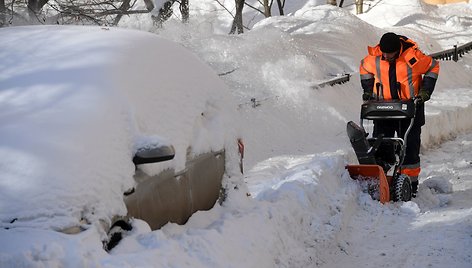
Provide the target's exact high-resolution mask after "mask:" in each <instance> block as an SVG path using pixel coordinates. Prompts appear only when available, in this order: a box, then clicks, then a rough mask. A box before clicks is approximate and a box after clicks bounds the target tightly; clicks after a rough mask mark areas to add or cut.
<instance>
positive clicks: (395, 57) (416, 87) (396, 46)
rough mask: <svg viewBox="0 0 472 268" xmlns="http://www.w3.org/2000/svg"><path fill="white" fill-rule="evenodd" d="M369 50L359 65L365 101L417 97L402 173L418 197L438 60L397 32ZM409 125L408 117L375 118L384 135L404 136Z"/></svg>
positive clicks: (389, 34) (376, 125) (382, 39)
mask: <svg viewBox="0 0 472 268" xmlns="http://www.w3.org/2000/svg"><path fill="white" fill-rule="evenodd" d="M368 52H369V54H368V55H367V56H366V57H365V58H364V59H363V60H362V61H361V65H360V76H361V85H362V88H363V90H364V93H363V94H362V99H363V100H364V101H367V100H370V99H377V98H379V99H380V100H392V99H393V100H395V99H402V100H408V99H418V106H417V110H416V116H415V122H414V124H413V127H412V129H411V131H410V133H409V135H408V139H407V147H406V153H405V154H406V155H405V159H404V162H403V164H402V166H401V173H402V174H405V175H408V176H409V177H410V180H411V188H412V189H411V190H412V196H413V197H416V193H417V191H418V176H419V174H420V171H421V168H420V156H419V154H420V146H421V127H422V126H423V125H424V123H425V116H424V102H426V101H428V100H429V98H430V97H431V94H432V93H433V91H434V87H435V85H436V80H437V79H438V75H439V63H438V61H436V60H434V59H433V58H431V57H430V56H427V55H425V54H423V52H421V51H420V50H419V48H418V45H417V44H416V43H415V42H413V41H412V40H410V39H408V38H407V37H405V36H402V35H397V34H395V33H386V34H384V35H383V36H382V38H381V39H380V43H379V44H378V45H377V46H375V47H368ZM374 87H375V88H374ZM409 124H410V120H409V119H405V120H402V121H401V123H400V124H392V121H388V120H375V121H374V131H373V136H374V137H378V136H379V135H380V134H383V135H384V136H385V137H393V136H394V134H395V132H397V135H398V136H399V137H403V136H404V134H405V131H406V130H407V128H408V125H409ZM400 131H401V133H400Z"/></svg>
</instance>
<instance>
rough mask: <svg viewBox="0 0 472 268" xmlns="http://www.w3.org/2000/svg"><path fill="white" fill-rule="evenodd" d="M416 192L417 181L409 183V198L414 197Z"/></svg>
mask: <svg viewBox="0 0 472 268" xmlns="http://www.w3.org/2000/svg"><path fill="white" fill-rule="evenodd" d="M417 192H418V181H412V182H411V197H416V193H417Z"/></svg>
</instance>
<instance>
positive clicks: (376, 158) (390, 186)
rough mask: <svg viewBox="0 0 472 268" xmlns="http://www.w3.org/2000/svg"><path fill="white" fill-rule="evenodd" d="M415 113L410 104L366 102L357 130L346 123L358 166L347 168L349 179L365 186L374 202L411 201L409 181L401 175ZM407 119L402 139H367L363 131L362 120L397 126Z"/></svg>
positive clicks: (402, 102) (366, 134)
mask: <svg viewBox="0 0 472 268" xmlns="http://www.w3.org/2000/svg"><path fill="white" fill-rule="evenodd" d="M415 113H416V101H413V100H389V101H386V100H369V101H366V102H364V103H363V104H362V106H361V116H360V126H359V125H357V124H356V123H354V122H353V121H350V122H348V123H347V135H348V137H349V140H350V141H351V145H352V147H353V149H354V151H355V153H356V156H357V159H358V161H359V165H347V166H346V168H347V170H348V171H349V174H350V176H351V178H353V179H355V180H359V181H361V182H362V185H364V186H365V185H367V187H366V188H367V191H368V192H369V194H370V195H371V196H372V198H373V199H375V200H379V201H380V202H381V203H382V204H384V203H387V202H389V201H391V200H392V201H409V200H411V197H412V194H411V181H410V178H409V177H408V176H407V175H404V174H401V172H400V171H401V170H400V169H401V165H402V163H403V160H404V158H405V152H406V144H407V143H406V141H407V137H408V133H409V132H410V130H411V128H412V126H413V123H414V120H415ZM405 119H410V124H409V126H408V128H407V130H406V131H405V135H404V137H384V136H383V135H378V136H377V137H370V138H369V134H368V133H366V131H365V129H364V125H363V123H364V120H373V121H375V120H389V121H391V122H392V124H399V123H400V120H405Z"/></svg>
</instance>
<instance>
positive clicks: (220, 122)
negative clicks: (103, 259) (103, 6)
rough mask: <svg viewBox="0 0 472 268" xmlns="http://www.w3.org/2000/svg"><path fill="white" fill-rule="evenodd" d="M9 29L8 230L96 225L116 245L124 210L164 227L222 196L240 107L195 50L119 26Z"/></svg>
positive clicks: (4, 87) (2, 106)
mask: <svg viewBox="0 0 472 268" xmlns="http://www.w3.org/2000/svg"><path fill="white" fill-rule="evenodd" d="M0 36H2V38H1V39H2V42H0V122H1V125H2V127H1V128H0V159H1V160H0V174H1V176H0V227H1V228H3V229H9V230H11V229H15V228H20V227H25V228H39V229H45V230H54V231H61V232H65V233H76V232H80V231H82V230H85V229H90V228H97V230H99V232H100V233H102V237H103V241H105V242H106V243H107V242H108V241H107V240H108V239H109V236H110V233H109V231H110V229H111V226H113V225H116V224H117V223H119V224H123V223H124V224H125V225H127V226H125V227H123V226H121V227H122V228H125V229H126V228H131V225H129V224H130V222H129V221H127V219H132V218H137V219H142V220H144V221H146V222H147V223H148V224H149V225H150V227H151V228H152V229H157V228H159V227H161V226H162V225H164V224H165V223H167V222H168V221H171V222H176V223H185V221H186V220H187V219H188V218H189V217H190V216H191V215H192V213H194V212H195V211H196V210H202V209H210V208H211V207H212V206H213V205H214V204H215V202H216V201H217V199H218V196H219V193H220V189H221V184H222V178H223V176H224V174H225V172H228V171H227V170H228V169H227V168H226V167H228V166H231V163H228V162H229V161H231V159H238V157H237V154H238V150H237V144H236V136H235V135H234V133H235V132H234V131H232V130H231V129H234V128H232V126H233V125H234V124H233V123H234V122H230V121H229V118H232V115H230V114H231V112H232V110H233V108H234V110H235V108H236V105H234V103H233V102H232V99H231V94H230V92H229V91H228V88H227V87H226V85H225V84H224V83H223V82H222V81H221V80H220V79H219V77H218V76H217V75H216V74H215V73H214V72H213V71H212V70H211V69H210V68H209V67H208V66H207V65H206V64H204V63H202V62H201V61H200V60H199V59H198V58H197V57H196V56H195V55H193V54H192V53H190V52H189V51H188V50H186V49H185V48H183V47H182V46H180V45H179V44H177V43H174V42H171V41H168V40H165V39H163V38H160V37H158V36H157V35H155V34H151V33H146V32H140V31H135V30H126V29H118V28H103V27H84V26H27V27H9V28H2V29H0ZM228 154H235V155H236V156H235V157H227V155H228ZM237 161H239V160H237ZM237 161H233V162H236V165H233V166H236V168H235V170H237V169H238V168H237V166H238V163H237ZM225 170H226V171H225Z"/></svg>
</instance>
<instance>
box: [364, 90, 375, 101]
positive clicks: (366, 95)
mask: <svg viewBox="0 0 472 268" xmlns="http://www.w3.org/2000/svg"><path fill="white" fill-rule="evenodd" d="M373 99H374V97H373V96H372V94H370V93H367V92H364V93H363V94H362V100H363V101H368V100H373Z"/></svg>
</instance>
